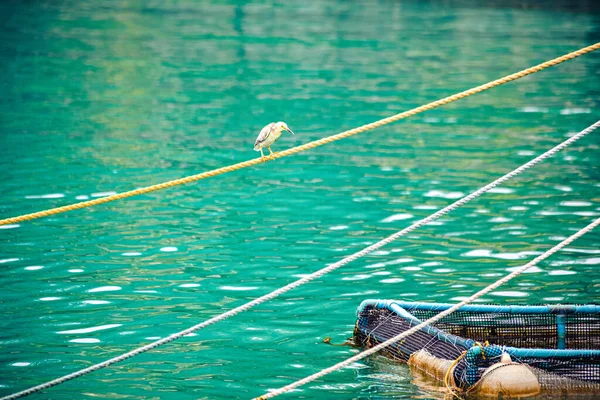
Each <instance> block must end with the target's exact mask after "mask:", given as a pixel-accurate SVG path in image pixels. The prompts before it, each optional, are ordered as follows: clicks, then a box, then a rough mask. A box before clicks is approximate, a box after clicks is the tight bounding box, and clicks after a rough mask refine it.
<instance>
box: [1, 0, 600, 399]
mask: <svg viewBox="0 0 600 400" xmlns="http://www.w3.org/2000/svg"><path fill="white" fill-rule="evenodd" d="M478 3H479V2H477V1H426V2H420V1H416V0H415V1H402V2H400V1H391V0H389V1H384V0H381V1H371V2H355V1H341V0H340V1H308V0H307V1H289V2H274V3H272V2H268V1H258V2H252V3H246V2H234V1H216V2H209V1H199V2H196V1H185V0H182V1H156V0H151V1H132V0H123V1H116V0H107V1H91V0H88V1H75V0H57V1H24V2H21V1H3V2H2V3H0V16H1V17H2V20H3V23H2V25H1V26H0V72H1V73H0V93H1V95H0V218H6V217H12V216H16V215H20V214H24V213H30V212H34V211H39V210H43V209H47V208H51V207H57V206H61V205H66V204H71V203H75V202H78V201H82V200H88V199H93V198H98V197H102V196H106V195H109V194H112V193H115V192H121V191H126V190H130V189H134V188H137V187H142V186H147V185H151V184H155V183H160V182H163V181H167V180H171V179H175V178H180V177H184V176H188V175H192V174H196V173H200V172H203V171H207V170H210V169H213V168H217V167H221V166H225V165H228V164H231V163H235V162H240V161H244V160H248V159H251V158H253V157H257V155H258V153H256V152H254V151H253V149H252V147H253V144H254V140H255V138H256V136H257V135H258V132H259V131H260V129H261V128H262V127H263V126H264V125H266V124H268V123H269V122H272V121H279V120H281V121H285V122H287V124H288V125H289V127H290V128H291V129H292V130H294V132H295V133H296V135H295V136H291V135H289V134H287V133H286V134H284V135H283V136H282V137H281V138H280V139H279V141H278V142H277V143H276V144H275V145H274V146H273V149H274V150H275V151H279V150H283V149H286V148H289V147H292V146H296V145H300V144H303V143H307V142H309V141H312V140H315V139H318V138H323V137H326V136H328V135H332V134H335V133H338V132H341V131H343V130H346V129H350V128H353V127H356V126H359V125H362V124H365V123H368V122H372V121H375V120H377V119H380V118H383V117H387V116H390V115H393V114H395V113H398V112H402V111H405V110H408V109H411V108H413V107H416V106H419V105H421V104H424V103H427V102H430V101H433V100H436V99H438V98H441V97H444V96H447V95H451V94H453V93H456V92H458V91H462V90H465V89H468V88H470V87H473V86H476V85H479V84H483V83H485V82H488V81H490V80H493V79H496V78H499V77H502V76H504V75H507V74H509V73H513V72H516V71H518V70H521V69H524V68H527V67H529V66H532V65H535V64H538V63H540V62H543V61H546V60H548V59H551V58H554V57H557V56H560V55H562V54H564V53H567V52H570V51H574V50H576V49H578V48H580V47H583V46H587V45H590V44H592V43H595V42H598V41H600V13H599V10H598V8H597V6H595V5H594V4H593V3H594V2H591V1H590V2H582V4H580V5H579V6H577V7H574V8H571V7H570V6H568V5H566V4H567V3H568V2H542V3H541V5H536V4H535V2H528V1H525V2H521V1H518V2H517V1H514V2H511V1H506V2H501V1H494V2H490V3H489V4H488V5H486V6H482V5H479V4H478ZM599 77H600V52H596V53H592V54H588V55H585V56H583V57H580V58H577V59H575V60H572V61H569V62H567V63H565V64H561V65H560V66H556V67H553V68H551V69H548V70H545V71H543V72H540V73H536V74H534V75H532V76H529V77H526V78H524V79H521V80H519V81H516V82H512V83H509V84H507V85H504V86H502V87H499V88H495V89H492V90H489V91H486V92H485V93H482V94H478V95H476V96H473V97H469V98H468V99H464V100H460V101H458V102H456V103H453V104H451V105H448V106H445V107H441V108H439V109H436V110H433V111H429V112H426V113H423V114H420V115H417V116H414V117H411V118H408V119H406V120H403V121H401V122H398V123H395V124H392V125H388V126H385V127H382V128H379V129H376V130H372V131H369V132H366V133H362V134H360V135H357V136H354V137H352V138H348V139H345V140H342V141H338V142H335V143H332V144H329V145H326V146H323V147H319V148H317V149H313V150H310V151H306V152H304V153H301V154H297V155H294V156H291V157H286V158H284V159H280V160H277V161H274V162H269V163H265V164H261V165H259V166H256V167H252V168H249V169H244V170H241V171H237V172H233V173H228V174H225V175H222V176H219V177H214V178H210V179H206V180H203V181H200V182H198V183H193V184H188V185H183V186H177V187H175V188H171V189H166V190H161V191H157V192H154V193H151V194H148V195H144V196H138V197H134V198H130V199H126V200H121V201H116V202H111V203H109V204H105V205H99V206H96V207H93V208H88V209H83V210H78V211H72V212H68V213H64V214H60V215H55V216H51V217H47V218H41V219H36V220H33V221H29V222H23V223H20V224H13V225H8V226H2V227H0V228H2V229H0V285H1V290H0V316H1V322H0V395H8V394H10V393H13V392H16V391H19V390H22V389H25V388H27V387H29V386H32V385H36V384H40V383H42V382H45V381H47V380H51V379H53V378H56V377H58V376H61V375H65V374H68V373H71V372H73V371H76V370H78V369H81V368H84V367H87V366H90V365H91V364H93V363H97V362H100V361H103V360H105V359H108V358H111V357H114V356H116V355H118V354H121V353H123V352H127V351H129V350H132V349H134V348H136V347H138V346H141V345H144V344H147V343H150V342H152V341H154V340H156V339H158V338H163V337H165V336H167V335H169V334H171V333H174V332H177V331H180V330H183V329H185V328H187V327H190V326H192V325H195V324H197V323H199V322H202V321H204V320H206V319H209V318H211V317H213V316H215V315H218V314H220V313H222V312H224V311H226V310H229V309H231V308H233V307H236V306H239V305H241V304H243V303H244V302H247V301H249V300H251V299H253V298H255V297H258V296H261V295H263V294H266V293H268V292H270V291H272V290H274V289H276V288H279V287H281V286H284V285H286V284H288V283H290V282H292V281H294V280H296V279H298V278H299V277H302V276H304V275H305V274H308V273H311V272H313V271H316V270H318V269H321V268H323V267H324V266H326V265H328V264H331V263H333V262H335V261H338V260H340V259H341V258H343V257H345V256H348V255H350V254H352V253H354V252H356V251H358V250H360V249H362V248H364V247H366V246H367V245H369V244H372V243H374V242H376V241H378V240H380V239H382V238H384V237H386V236H388V235H390V234H392V233H394V232H396V231H398V230H400V229H403V228H405V227H407V226H409V225H410V224H412V223H414V222H416V221H418V220H419V219H421V218H424V217H426V216H428V215H430V214H431V213H433V212H435V211H436V210H438V209H440V208H442V207H444V206H446V205H448V204H450V203H452V202H453V201H455V200H457V199H458V198H460V197H462V196H464V195H466V194H468V193H470V192H472V191H474V190H476V189H477V188H479V187H481V186H483V185H485V184H486V183H488V182H491V181H492V180H494V179H496V178H498V177H500V176H502V175H503V174H505V173H507V172H509V171H511V170H512V169H514V168H516V167H518V166H520V165H521V164H523V163H525V162H527V161H529V160H530V159H532V158H533V157H535V156H536V155H539V154H541V153H543V152H544V151H546V150H548V149H550V148H551V147H553V146H555V145H556V144H558V143H560V142H561V141H563V140H565V139H566V138H568V137H569V136H571V135H573V134H574V133H575V132H578V131H580V130H583V129H584V128H586V127H587V126H589V125H591V124H592V123H594V122H595V121H597V120H598V119H599V118H600V111H599V108H598V106H599V105H600V79H599ZM599 151H600V132H596V133H593V134H591V135H589V136H588V137H586V138H584V139H583V140H580V141H579V142H577V143H576V144H574V145H573V146H571V147H569V148H568V149H566V150H565V151H563V152H561V153H559V154H558V155H556V156H555V157H553V158H552V159H549V160H547V161H545V162H543V163H542V164H540V165H538V166H536V167H535V168H533V169H531V170H529V171H527V172H526V173H524V174H522V175H520V176H519V177H517V178H515V179H513V180H511V181H510V182H508V183H506V184H504V185H502V186H500V187H498V188H497V189H495V190H493V191H492V192H491V193H489V194H486V195H484V196H482V197H481V198H479V199H477V200H475V201H473V202H471V203H469V204H468V205H466V206H464V207H462V208H460V209H458V210H457V211H455V212H452V213H451V214H449V215H448V216H446V217H443V218H441V219H440V220H438V221H436V222H435V223H432V224H430V225H428V226H426V227H423V228H420V229H418V230H416V231H415V232H413V233H411V234H410V235H408V236H406V237H403V238H401V239H400V240H397V241H396V242H394V243H392V244H390V245H388V246H386V247H384V248H382V249H381V250H379V251H376V252H374V253H372V254H370V255H369V256H367V257H364V258H362V259H360V260H358V261H355V262H353V263H350V264H348V265H346V266H344V267H343V268H341V269H339V270H336V271H335V272H332V273H331V274H328V275H326V276H324V277H323V278H320V279H318V280H316V281H313V282H311V283H309V284H307V285H304V286H302V287H300V288H297V289H295V290H293V291H291V292H289V293H288V294H285V295H283V296H281V297H280V298H277V299H275V300H272V301H269V302H268V303H265V304H263V305H260V306H257V307H255V308H253V309H252V310H250V311H248V312H245V313H243V314H240V315H237V316H235V317H233V318H231V319H229V320H227V321H225V322H221V323H218V324H216V325H213V326H210V327H208V328H206V329H204V330H201V331H199V332H197V333H196V334H192V335H189V336H188V337H184V338H182V339H180V340H177V341H175V342H173V343H170V344H167V345H165V346H162V347H160V348H157V349H155V350H152V351H150V352H148V353H145V354H143V355H140V356H137V357H134V358H132V359H130V360H128V361H125V362H122V363H120V364H117V365H114V366H111V367H109V368H105V369H103V370H100V371H97V372H94V373H92V374H89V375H86V376H84V377H81V378H79V379H76V380H73V381H70V382H68V383H65V384H62V385H60V386H57V387H54V388H52V389H49V390H47V391H45V392H43V393H42V394H36V395H34V396H31V398H32V399H33V398H36V399H67V398H79V399H96V398H102V399H226V398H241V399H247V398H251V397H255V396H258V395H261V394H263V393H265V392H266V391H268V390H269V389H273V388H277V387H280V386H283V385H285V384H288V383H291V382H292V381H295V380H297V379H300V378H303V377H305V376H307V375H310V374H312V373H314V372H316V371H318V370H321V369H322V368H325V367H328V366H330V365H333V364H335V363H337V362H340V361H342V360H344V359H346V358H348V357H350V356H351V355H353V354H355V352H356V350H355V349H353V348H350V347H346V346H344V347H338V346H329V345H326V344H323V343H322V340H323V338H325V337H327V336H330V337H332V342H334V343H341V342H343V341H344V340H345V339H346V338H348V337H350V336H351V335H352V330H353V327H354V323H355V311H356V308H357V307H358V305H359V304H360V303H361V301H363V300H365V299H369V298H380V299H391V298H394V299H403V300H414V301H427V302H451V303H452V302H457V301H459V300H461V299H463V298H465V297H466V296H469V295H470V294H472V293H474V292H475V291H477V290H479V289H481V288H483V287H485V286H486V285H488V284H490V283H492V282H494V281H496V280H497V279H499V278H500V277H502V276H504V275H506V274H507V273H509V271H511V270H512V268H514V267H518V266H520V265H523V264H524V263H526V262H527V261H529V260H531V259H533V258H534V257H535V256H536V255H539V254H541V252H543V251H545V250H547V249H549V248H550V247H552V246H553V245H555V244H557V243H558V242H560V241H561V240H563V239H564V238H565V237H567V236H569V235H571V234H573V233H574V232H576V231H577V230H579V229H580V228H582V227H584V226H585V225H587V224H589V223H590V222H592V221H593V220H594V219H595V218H597V217H599V216H600V183H599V177H600V152H599ZM599 243H600V231H597V232H592V233H591V234H589V235H587V236H585V237H583V238H581V239H580V240H577V241H576V242H575V243H573V244H572V245H570V246H568V248H566V249H564V250H563V251H561V252H559V253H557V254H556V255H554V256H552V257H551V258H549V259H548V260H547V261H545V262H543V263H541V264H540V265H539V266H538V267H537V268H534V269H533V270H531V271H530V272H529V273H526V274H524V275H522V276H520V277H518V278H516V279H515V280H513V281H511V282H510V283H508V284H506V285H505V286H503V287H501V288H499V289H498V290H496V291H495V292H493V293H491V294H489V295H487V296H485V297H484V298H482V299H480V301H481V302H485V303H496V304H504V305H506V304H539V303H545V304H559V303H598V302H600V298H599V290H600V247H599ZM441 396H442V395H441V394H440V393H439V392H436V391H435V390H429V389H427V388H424V387H422V386H419V385H418V384H417V383H416V382H414V381H413V378H412V376H411V375H410V373H409V371H408V369H407V368H406V367H405V366H403V365H396V364H394V363H392V362H390V361H387V360H385V359H383V358H381V357H374V358H370V359H368V360H365V361H363V362H361V363H357V364H354V365H353V366H352V368H347V369H344V370H343V371H339V372H336V373H333V374H331V375H329V376H327V377H325V378H323V379H322V380H320V381H317V382H314V383H311V384H309V385H307V386H305V387H302V388H301V389H300V390H298V391H297V392H295V393H293V394H291V395H287V396H286V397H285V398H310V399H330V398H340V399H388V398H395V399H415V398H418V399H430V398H432V399H438V398H441Z"/></svg>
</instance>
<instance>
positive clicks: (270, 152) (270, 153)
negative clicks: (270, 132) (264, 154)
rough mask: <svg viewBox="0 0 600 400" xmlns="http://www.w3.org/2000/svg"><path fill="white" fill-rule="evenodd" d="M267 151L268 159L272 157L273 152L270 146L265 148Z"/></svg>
mask: <svg viewBox="0 0 600 400" xmlns="http://www.w3.org/2000/svg"><path fill="white" fill-rule="evenodd" d="M267 148H268V149H269V157H271V156H272V155H273V150H271V146H269V147H267Z"/></svg>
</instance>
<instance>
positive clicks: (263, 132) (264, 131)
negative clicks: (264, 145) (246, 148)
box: [254, 122, 275, 146]
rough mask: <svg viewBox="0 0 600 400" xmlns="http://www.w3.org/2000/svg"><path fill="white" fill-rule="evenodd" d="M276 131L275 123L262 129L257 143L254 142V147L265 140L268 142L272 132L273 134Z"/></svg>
mask: <svg viewBox="0 0 600 400" xmlns="http://www.w3.org/2000/svg"><path fill="white" fill-rule="evenodd" d="M274 129H275V123H274V122H271V123H270V124H269V125H267V126H265V127H264V128H262V130H261V131H260V133H259V134H258V137H257V138H256V142H254V145H255V146H256V145H257V144H259V143H261V142H264V141H265V140H267V138H268V137H269V135H270V134H271V132H273V130H274Z"/></svg>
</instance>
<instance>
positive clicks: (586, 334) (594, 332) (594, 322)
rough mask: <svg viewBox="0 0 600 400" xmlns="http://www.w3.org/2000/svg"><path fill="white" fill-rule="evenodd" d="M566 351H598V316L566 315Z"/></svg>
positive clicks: (599, 322) (599, 343) (599, 330)
mask: <svg viewBox="0 0 600 400" xmlns="http://www.w3.org/2000/svg"><path fill="white" fill-rule="evenodd" d="M566 318H567V324H566V326H567V336H566V347H567V349H600V316H599V315H598V314H567V316H566Z"/></svg>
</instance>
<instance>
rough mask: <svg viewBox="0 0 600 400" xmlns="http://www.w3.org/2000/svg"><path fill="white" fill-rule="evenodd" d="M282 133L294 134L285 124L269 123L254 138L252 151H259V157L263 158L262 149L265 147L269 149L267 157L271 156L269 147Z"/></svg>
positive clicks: (271, 151) (271, 152)
mask: <svg viewBox="0 0 600 400" xmlns="http://www.w3.org/2000/svg"><path fill="white" fill-rule="evenodd" d="M283 131H288V132H289V133H291V134H292V135H293V134H294V132H292V130H291V129H290V128H288V126H287V124H286V123H285V122H282V121H279V122H271V123H270V124H269V125H267V126H265V127H264V128H262V129H261V131H260V133H259V134H258V137H257V138H256V142H255V143H254V150H255V151H260V156H261V157H262V158H265V155H264V153H263V149H264V148H265V147H266V148H267V149H269V152H270V153H269V157H271V155H272V154H273V150H271V146H272V145H273V143H275V141H276V140H277V139H279V137H280V136H281V134H282V133H283Z"/></svg>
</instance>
